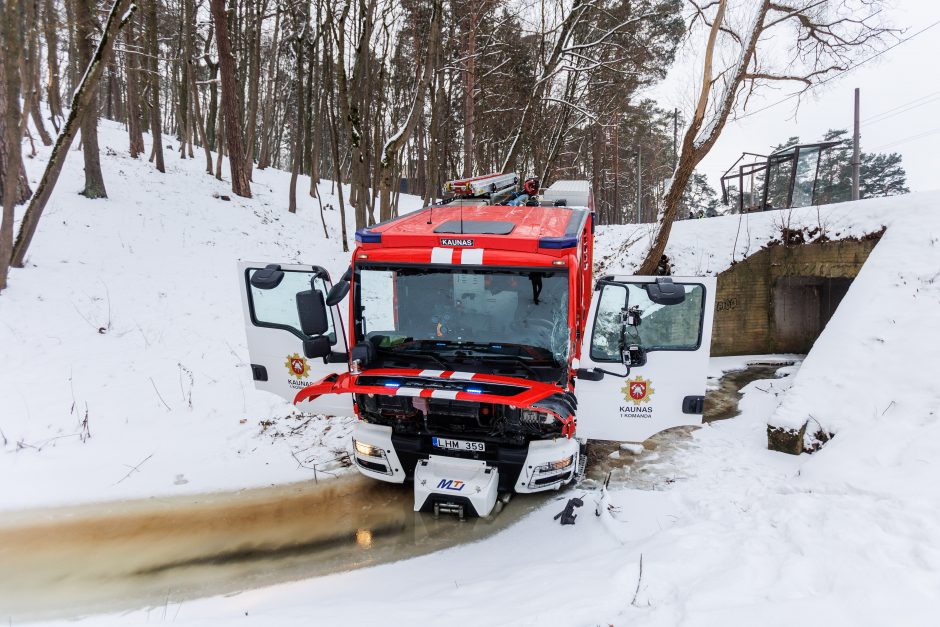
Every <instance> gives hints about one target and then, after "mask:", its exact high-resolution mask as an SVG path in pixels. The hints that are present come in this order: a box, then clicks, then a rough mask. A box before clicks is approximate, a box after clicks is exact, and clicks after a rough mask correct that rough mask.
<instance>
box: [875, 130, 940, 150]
mask: <svg viewBox="0 0 940 627" xmlns="http://www.w3.org/2000/svg"><path fill="white" fill-rule="evenodd" d="M936 133H940V126H938V127H937V128H932V129H930V130H929V131H924V132H923V133H918V134H917V135H911V136H910V137H903V138H901V139H896V140H894V141H890V142H888V143H887V144H882V145H880V146H876V147H875V148H872V152H877V151H879V150H881V149H882V148H888V147H889V146H896V145H898V144H906V143H907V142H909V141H914V140H915V139H920V138H921V137H927V136H928V135H935V134H936Z"/></svg>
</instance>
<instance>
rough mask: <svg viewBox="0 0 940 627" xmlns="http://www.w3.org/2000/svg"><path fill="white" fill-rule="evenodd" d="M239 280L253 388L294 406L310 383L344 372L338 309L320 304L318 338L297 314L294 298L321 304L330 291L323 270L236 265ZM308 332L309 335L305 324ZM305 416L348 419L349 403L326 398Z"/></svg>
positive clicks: (336, 396) (344, 350)
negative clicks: (323, 316)
mask: <svg viewBox="0 0 940 627" xmlns="http://www.w3.org/2000/svg"><path fill="white" fill-rule="evenodd" d="M279 272H280V273H282V274H279ZM258 273H261V274H258ZM256 275H257V276H256ZM238 276H239V281H240V285H241V297H242V310H243V312H244V314H245V333H246V335H247V336H248V354H249V356H250V359H251V374H252V378H253V379H254V381H255V387H256V388H258V389H259V390H265V391H267V392H271V393H273V394H277V395H278V396H280V397H281V398H284V399H286V400H288V401H291V402H293V401H294V396H295V395H296V394H297V392H299V391H300V390H302V389H303V388H305V387H306V386H308V385H310V384H311V383H316V382H317V381H319V380H320V379H322V378H323V377H325V376H327V375H329V374H333V373H341V372H347V371H348V356H347V355H348V350H347V347H346V334H345V331H344V328H343V320H342V317H341V316H340V313H339V309H338V306H333V307H326V306H325V304H322V307H325V310H326V316H325V320H321V321H320V323H321V324H322V328H319V329H316V331H317V332H316V333H304V331H303V330H302V329H304V325H303V324H301V314H300V313H299V312H298V297H300V298H305V297H306V298H308V299H309V301H308V302H314V303H317V304H321V303H323V299H325V297H326V295H327V294H328V293H329V291H330V289H331V288H332V286H333V284H332V282H331V281H330V276H329V273H328V272H327V271H326V270H324V269H323V268H321V267H319V266H308V265H288V264H279V265H278V264H265V263H253V262H240V263H239V264H238ZM252 278H255V281H254V282H253V281H252ZM262 279H267V280H262ZM321 310H322V309H321ZM307 327H308V328H307V331H311V329H310V328H309V327H310V323H309V322H307ZM327 343H328V347H327ZM319 353H328V354H327V355H325V356H320V355H319ZM304 411H310V412H312V413H321V414H328V415H334V416H352V415H353V408H352V397H351V395H349V394H324V395H323V396H321V397H319V398H317V399H316V400H314V401H311V402H310V403H309V404H305V405H304Z"/></svg>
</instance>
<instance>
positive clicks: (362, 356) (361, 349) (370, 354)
mask: <svg viewBox="0 0 940 627" xmlns="http://www.w3.org/2000/svg"><path fill="white" fill-rule="evenodd" d="M349 359H350V361H358V362H359V367H360V368H366V367H368V366H369V364H371V363H372V362H373V361H375V346H373V345H372V342H370V341H368V340H366V341H365V342H359V343H358V344H356V345H355V346H353V347H352V351H350V353H349Z"/></svg>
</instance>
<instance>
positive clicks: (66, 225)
mask: <svg viewBox="0 0 940 627" xmlns="http://www.w3.org/2000/svg"><path fill="white" fill-rule="evenodd" d="M164 142H165V145H166V144H171V145H173V146H174V147H175V146H176V141H175V140H174V139H172V138H169V137H166V138H165V139H164ZM100 143H101V151H102V155H101V156H102V169H103V171H104V179H105V183H106V185H107V189H108V194H109V196H110V198H108V199H107V200H87V199H85V198H84V197H82V196H80V195H79V194H78V192H79V191H80V190H81V188H82V186H83V181H84V178H83V170H82V158H81V153H80V152H79V151H76V150H74V149H73V150H72V152H71V154H70V155H69V158H68V161H67V162H66V165H65V169H64V170H63V173H62V176H61V178H60V180H59V182H58V185H57V186H56V191H55V193H54V194H53V196H52V199H51V200H50V203H49V205H48V206H47V208H46V212H45V215H44V216H43V218H42V221H41V222H40V225H39V230H38V232H37V234H36V237H35V240H34V242H33V245H32V247H31V249H30V252H29V258H28V260H27V267H26V268H25V269H23V270H13V271H12V273H11V275H10V287H9V289H8V290H7V291H5V292H4V293H3V294H2V295H0V363H2V364H3V365H2V376H0V431H2V436H0V510H4V509H14V508H23V507H31V506H42V505H53V504H58V503H63V502H82V501H92V500H109V499H118V498H128V497H143V496H153V495H163V494H176V493H180V492H183V491H186V492H198V491H205V490H215V489H223V488H240V487H244V486H250V485H267V484H270V483H276V482H287V481H299V480H303V479H307V478H310V477H311V476H312V473H313V471H312V470H311V469H309V468H302V467H298V463H297V461H295V459H294V458H293V457H292V455H291V451H300V453H299V454H298V457H300V458H301V459H303V460H308V459H309V460H310V462H309V464H308V465H312V464H313V463H314V462H317V461H319V462H323V465H322V466H321V467H320V468H321V469H323V468H327V469H328V468H330V467H331V464H330V463H327V461H326V460H329V459H331V458H335V457H336V452H335V451H336V450H338V449H342V448H343V447H344V445H345V441H344V437H343V436H344V434H345V433H346V432H347V431H348V429H347V428H346V427H347V425H348V423H349V420H350V419H348V418H337V419H331V420H332V422H333V423H334V424H333V426H334V427H335V428H332V429H330V430H329V432H328V433H327V434H326V435H325V436H324V435H322V434H323V433H324V429H323V428H321V429H316V430H309V431H308V433H307V435H306V436H304V435H300V436H292V437H290V438H280V437H276V436H274V435H273V433H274V432H275V431H278V430H280V431H281V432H285V431H287V430H288V429H289V428H290V427H291V426H295V425H296V424H297V421H296V419H295V418H291V416H292V415H293V408H292V407H291V406H290V405H289V404H288V403H286V402H282V401H281V400H280V399H277V398H275V397H273V396H272V395H270V394H267V393H264V392H257V391H255V390H254V388H253V386H252V383H251V375H250V372H249V369H248V365H247V364H248V355H247V351H246V348H245V332H244V327H243V322H242V312H241V304H240V301H239V289H240V283H239V281H238V278H237V273H236V268H235V264H236V261H237V260H250V261H271V262H293V263H317V264H320V265H323V266H325V267H326V268H328V269H329V270H330V271H331V273H341V272H342V271H343V270H344V269H345V267H346V265H348V253H343V252H342V248H341V244H340V242H339V230H340V229H339V212H338V209H334V210H328V211H326V216H327V218H326V219H327V223H328V227H329V231H330V238H329V239H328V240H324V237H323V227H322V224H321V221H320V215H319V205H318V204H317V201H316V199H314V198H311V197H309V196H308V195H307V194H306V193H305V192H306V190H307V187H308V186H309V179H306V178H301V180H300V181H299V183H298V187H299V190H298V198H299V205H300V206H299V209H298V213H297V214H296V215H291V214H289V213H288V212H287V186H288V182H289V174H288V173H286V172H281V171H277V170H272V169H268V170H265V171H258V170H256V171H255V172H254V183H253V184H252V190H253V193H254V198H252V199H250V200H249V199H242V198H239V197H237V196H234V195H232V193H231V187H230V185H229V184H228V183H227V182H222V181H218V180H216V179H215V178H214V177H212V176H210V175H207V174H205V172H204V166H205V161H204V160H203V159H202V158H201V154H197V158H196V159H194V160H185V161H181V160H180V159H179V156H178V154H177V153H176V152H175V151H174V150H172V149H167V151H166V161H167V172H166V174H160V173H158V172H157V171H156V170H155V169H154V167H153V165H152V164H149V163H147V161H146V160H145V159H138V160H133V159H130V158H129V157H127V156H126V154H127V152H126V145H127V136H126V133H125V132H124V131H123V129H122V128H121V127H120V126H119V125H117V124H114V123H111V122H108V121H105V120H102V121H101V125H100ZM40 151H41V152H40V155H39V156H38V157H37V158H36V159H32V160H27V161H26V166H27V171H28V174H29V177H30V180H31V181H33V183H34V185H35V181H37V180H38V178H39V176H40V175H41V173H42V168H43V167H44V165H45V161H46V159H47V158H48V155H49V149H47V148H40ZM223 172H224V176H225V178H226V181H227V180H228V161H227V160H226V162H225V164H224V169H223ZM319 189H320V192H321V194H322V196H323V202H324V203H325V204H330V205H332V206H333V207H338V206H339V205H338V200H337V198H336V197H335V196H334V195H333V194H332V193H331V185H330V183H329V182H325V183H321V184H320V187H319ZM213 194H217V195H228V196H231V201H229V202H226V201H223V200H221V199H218V198H214V197H213ZM419 202H420V200H419V199H416V198H414V197H404V196H403V197H402V209H403V210H410V209H414V208H416V207H417V205H418V204H419ZM20 211H21V212H22V208H20ZM354 224H355V223H354V221H353V220H352V216H351V215H350V216H349V219H348V221H347V225H349V226H348V228H349V235H350V238H351V237H352V234H353V230H354V227H353V225H354ZM334 276H336V274H334ZM86 414H87V417H88V430H89V431H90V434H91V437H90V438H87V439H86V440H85V441H84V442H83V441H82V438H81V436H80V434H81V433H82V426H81V421H82V420H83V419H84V417H85V416H86ZM272 418H274V419H276V423H275V425H273V426H272V427H271V428H269V429H268V430H267V432H266V433H265V434H263V435H259V422H260V421H261V420H266V419H272ZM318 420H322V419H318ZM334 465H335V464H334ZM135 466H137V467H138V469H139V470H133V467H135ZM128 473H130V474H128Z"/></svg>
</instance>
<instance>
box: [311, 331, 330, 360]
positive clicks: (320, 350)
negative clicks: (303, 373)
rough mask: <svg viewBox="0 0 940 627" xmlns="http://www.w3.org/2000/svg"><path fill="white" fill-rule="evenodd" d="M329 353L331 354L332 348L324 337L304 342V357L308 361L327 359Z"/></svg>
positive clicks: (328, 339) (320, 336)
mask: <svg viewBox="0 0 940 627" xmlns="http://www.w3.org/2000/svg"><path fill="white" fill-rule="evenodd" d="M331 352H333V346H332V345H331V344H330V338H328V337H327V336H325V335H318V336H316V337H312V338H309V339H306V340H304V355H305V356H306V357H307V358H309V359H316V358H318V357H327V356H328V355H329V354H330V353H331Z"/></svg>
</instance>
